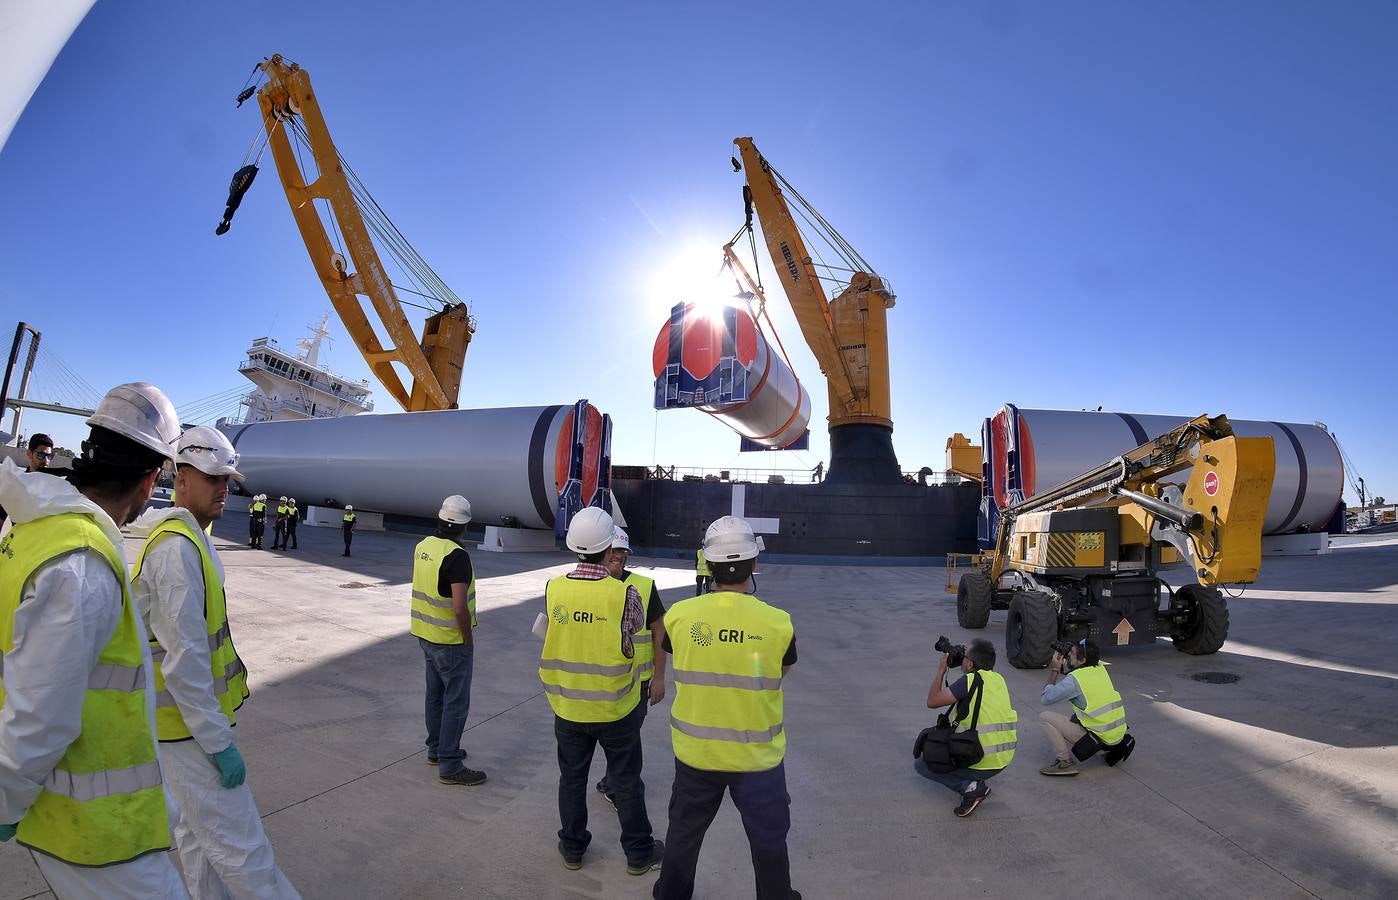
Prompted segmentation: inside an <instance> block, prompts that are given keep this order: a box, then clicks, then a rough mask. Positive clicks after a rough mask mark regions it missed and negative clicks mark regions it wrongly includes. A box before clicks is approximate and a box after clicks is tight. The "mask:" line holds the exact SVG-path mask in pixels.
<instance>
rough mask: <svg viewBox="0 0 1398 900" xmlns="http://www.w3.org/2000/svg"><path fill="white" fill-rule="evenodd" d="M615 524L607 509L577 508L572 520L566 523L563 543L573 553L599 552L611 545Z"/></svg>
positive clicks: (593, 507)
mask: <svg viewBox="0 0 1398 900" xmlns="http://www.w3.org/2000/svg"><path fill="white" fill-rule="evenodd" d="M615 528H616V525H615V524H613V522H612V517H611V516H609V515H607V511H606V510H605V509H602V508H601V507H600V506H589V507H587V508H586V509H581V510H578V513H577V515H575V516H573V521H571V522H569V523H568V534H567V536H566V537H565V538H564V540H563V543H565V544H567V545H568V549H569V550H572V551H573V552H574V553H582V554H584V555H586V554H591V553H601V552H602V551H603V550H606V549H607V548H608V547H610V546H611V545H612V532H613V530H614V529H615Z"/></svg>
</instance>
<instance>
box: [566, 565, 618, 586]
mask: <svg viewBox="0 0 1398 900" xmlns="http://www.w3.org/2000/svg"><path fill="white" fill-rule="evenodd" d="M568 577H569V578H581V579H583V580H584V581H601V580H602V579H603V578H611V577H612V574H611V573H610V572H608V571H607V567H606V566H604V565H602V564H601V563H585V562H580V563H578V566H577V568H576V569H574V570H573V571H571V572H569V573H568Z"/></svg>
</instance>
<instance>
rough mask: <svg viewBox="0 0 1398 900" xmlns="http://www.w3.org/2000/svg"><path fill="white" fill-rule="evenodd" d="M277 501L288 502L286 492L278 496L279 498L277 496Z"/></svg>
mask: <svg viewBox="0 0 1398 900" xmlns="http://www.w3.org/2000/svg"><path fill="white" fill-rule="evenodd" d="M277 502H278V503H285V502H286V494H282V495H281V496H280V497H278V498H277Z"/></svg>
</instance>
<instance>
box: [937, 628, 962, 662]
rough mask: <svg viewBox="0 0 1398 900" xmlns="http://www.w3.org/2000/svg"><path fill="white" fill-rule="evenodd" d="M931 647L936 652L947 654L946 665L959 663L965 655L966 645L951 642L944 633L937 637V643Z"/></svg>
mask: <svg viewBox="0 0 1398 900" xmlns="http://www.w3.org/2000/svg"><path fill="white" fill-rule="evenodd" d="M932 649H933V650H936V651H937V652H938V653H945V654H946V655H947V665H948V666H959V665H961V660H962V659H964V658H965V656H966V645H965V644H953V643H952V642H951V639H950V638H948V637H947V636H946V635H942V636H941V637H939V638H937V643H935V644H933V645H932Z"/></svg>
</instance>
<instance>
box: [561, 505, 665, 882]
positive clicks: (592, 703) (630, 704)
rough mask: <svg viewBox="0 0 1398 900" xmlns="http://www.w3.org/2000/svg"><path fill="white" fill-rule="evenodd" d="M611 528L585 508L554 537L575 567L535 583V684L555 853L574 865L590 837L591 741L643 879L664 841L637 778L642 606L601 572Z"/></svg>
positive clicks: (633, 870) (629, 858)
mask: <svg viewBox="0 0 1398 900" xmlns="http://www.w3.org/2000/svg"><path fill="white" fill-rule="evenodd" d="M615 529H616V526H615V524H614V523H613V522H612V517H611V516H610V515H608V514H607V512H606V510H603V509H599V508H597V507H595V506H590V507H587V508H585V509H582V510H579V511H578V512H577V513H576V514H574V516H573V519H572V521H571V522H569V523H568V531H567V535H566V536H565V538H564V543H565V544H567V546H568V549H569V550H572V551H573V552H574V553H575V554H577V559H578V564H577V566H576V567H575V568H574V569H573V571H571V572H569V573H568V574H566V575H560V576H558V577H557V578H553V579H551V580H550V581H549V583H548V585H547V587H546V588H545V589H544V612H545V614H546V615H547V616H548V619H547V622H548V631H547V632H546V633H545V635H544V649H543V651H542V653H541V654H540V657H539V680H540V681H541V682H543V685H544V692H545V693H546V694H547V695H548V698H549V705H550V706H552V707H553V714H554V719H553V734H554V739H555V741H556V742H557V744H558V812H559V818H560V820H561V823H562V827H561V828H559V830H558V852H559V853H560V854H561V855H562V857H563V866H564V868H567V869H580V868H582V861H583V854H584V853H586V852H587V847H588V844H589V843H590V842H591V841H592V833H591V832H589V831H588V830H587V775H588V770H589V768H591V766H592V756H593V753H594V752H595V751H596V749H597V745H598V744H601V745H602V752H603V754H605V755H606V757H607V787H608V790H610V791H611V795H612V801H613V803H614V805H615V806H616V811H617V817H618V819H620V822H621V846H622V850H623V851H625V853H626V871H627V874H630V875H644V874H646V873H647V872H650V871H652V870H654V869H655V868H656V867H658V866H659V865H660V861H661V859H662V857H663V856H664V852H665V845H664V843H662V842H661V841H657V840H655V839H654V835H653V833H652V831H651V824H650V816H649V815H648V814H647V813H646V786H645V782H644V781H642V780H641V766H642V762H643V760H642V755H641V720H642V718H643V716H644V714H645V712H644V708H643V704H642V701H641V672H640V668H639V667H638V665H637V663H636V644H635V636H636V633H637V632H638V631H641V630H642V629H643V628H644V627H645V615H646V609H645V605H644V602H643V601H642V599H641V593H640V591H639V590H637V589H636V587H635V586H634V585H630V584H626V583H623V582H621V581H618V580H617V579H615V578H613V577H612V576H611V575H610V574H609V573H608V572H607V566H606V559H607V550H608V549H609V548H610V547H611V546H612V542H613V540H615V535H616V530H615Z"/></svg>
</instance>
